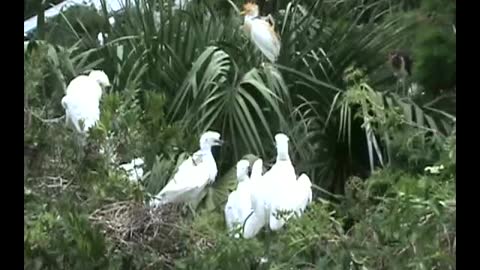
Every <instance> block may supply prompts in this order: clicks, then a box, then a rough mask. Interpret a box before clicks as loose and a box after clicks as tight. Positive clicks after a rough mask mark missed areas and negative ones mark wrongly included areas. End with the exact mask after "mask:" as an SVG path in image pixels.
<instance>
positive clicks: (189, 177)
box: [151, 131, 223, 206]
mask: <svg viewBox="0 0 480 270" xmlns="http://www.w3.org/2000/svg"><path fill="white" fill-rule="evenodd" d="M222 143H223V141H222V140H221V139H220V134H219V133H218V132H215V131H207V132H205V133H204V134H203V135H202V136H201V137H200V150H198V151H197V152H195V153H194V154H193V155H192V156H191V157H189V158H188V159H187V160H185V161H184V162H182V164H181V165H180V166H179V168H178V170H177V172H176V173H175V175H174V176H173V178H172V179H171V180H170V181H169V182H168V184H167V185H166V186H165V187H164V188H163V189H162V190H161V191H160V192H159V193H158V194H157V195H156V196H155V197H156V198H155V199H154V200H153V201H152V204H151V205H152V206H158V205H163V204H167V203H192V202H198V201H199V199H200V198H199V197H200V195H201V193H202V191H203V190H204V188H205V186H206V185H208V184H211V183H213V182H214V181H215V178H216V177H217V164H216V163H215V159H214V158H213V154H212V147H213V146H220V145H222Z"/></svg>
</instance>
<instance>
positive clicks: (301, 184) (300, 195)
mask: <svg viewBox="0 0 480 270" xmlns="http://www.w3.org/2000/svg"><path fill="white" fill-rule="evenodd" d="M296 198H297V205H296V207H295V212H296V214H297V215H298V216H301V215H302V214H303V212H304V211H305V209H306V208H307V205H308V204H310V203H311V202H312V182H311V181H310V178H309V177H308V176H307V175H306V174H304V173H302V174H301V175H300V177H298V179H297V189H296Z"/></svg>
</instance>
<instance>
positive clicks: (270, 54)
mask: <svg viewBox="0 0 480 270" xmlns="http://www.w3.org/2000/svg"><path fill="white" fill-rule="evenodd" d="M240 14H241V15H245V22H244V29H245V32H246V33H247V34H248V35H249V36H250V39H251V40H252V41H253V43H254V44H255V46H257V47H258V48H259V49H260V51H261V52H262V53H263V55H265V57H267V59H268V60H269V61H270V62H272V63H274V62H275V61H276V60H277V57H278V55H279V54H280V37H279V36H278V34H277V33H276V32H275V30H274V27H273V25H272V23H273V20H271V17H269V18H270V21H271V22H268V21H267V20H266V19H264V18H262V17H260V16H259V9H258V5H257V4H254V3H247V4H245V5H244V6H243V11H242V12H241V13H240Z"/></svg>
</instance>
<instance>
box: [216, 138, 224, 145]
mask: <svg viewBox="0 0 480 270" xmlns="http://www.w3.org/2000/svg"><path fill="white" fill-rule="evenodd" d="M224 143H225V141H224V140H220V139H218V140H215V145H222V144H224Z"/></svg>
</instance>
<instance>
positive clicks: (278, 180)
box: [263, 133, 297, 230]
mask: <svg viewBox="0 0 480 270" xmlns="http://www.w3.org/2000/svg"><path fill="white" fill-rule="evenodd" d="M288 142H289V138H288V137H287V135H285V134H283V133H279V134H277V135H275V143H276V148H277V158H276V161H275V164H274V165H273V166H272V168H271V169H270V170H269V171H267V172H266V173H265V174H264V175H263V180H264V181H265V182H266V184H267V185H268V186H269V189H270V190H269V193H270V194H271V195H270V196H269V198H268V199H269V209H268V210H269V211H268V213H269V225H270V229H271V230H279V229H280V228H282V227H283V225H284V224H285V222H286V220H287V219H288V217H287V218H285V217H283V216H281V212H283V211H295V205H296V197H295V196H294V194H292V190H295V189H296V184H297V181H296V180H297V176H296V174H295V168H294V167H293V165H292V162H291V161H290V155H289V154H288ZM265 192H266V191H264V193H265Z"/></svg>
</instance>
